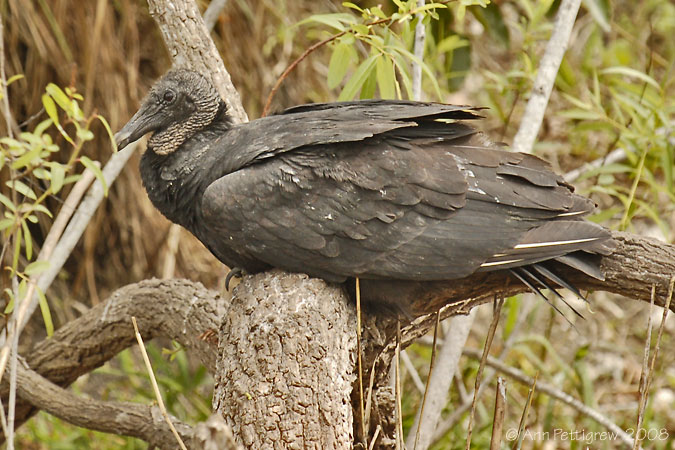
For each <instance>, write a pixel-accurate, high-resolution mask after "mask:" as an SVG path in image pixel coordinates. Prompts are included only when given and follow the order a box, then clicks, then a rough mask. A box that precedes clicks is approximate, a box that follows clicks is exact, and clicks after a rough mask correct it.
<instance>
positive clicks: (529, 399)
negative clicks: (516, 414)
mask: <svg viewBox="0 0 675 450" xmlns="http://www.w3.org/2000/svg"><path fill="white" fill-rule="evenodd" d="M538 379H539V371H537V373H535V374H534V379H533V380H532V384H531V387H530V391H529V392H528V393H527V402H526V403H525V409H523V414H522V415H521V416H520V424H519V425H518V439H517V441H516V445H515V446H514V447H515V448H516V449H517V450H520V448H521V446H522V445H523V438H524V437H525V435H524V434H523V431H524V430H525V421H526V420H527V414H528V413H529V412H530V406H531V405H532V399H533V398H534V390H535V388H536V387H537V380H538Z"/></svg>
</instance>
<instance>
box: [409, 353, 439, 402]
mask: <svg viewBox="0 0 675 450" xmlns="http://www.w3.org/2000/svg"><path fill="white" fill-rule="evenodd" d="M432 353H433V352H432ZM401 360H402V361H403V365H404V366H405V368H406V370H407V371H408V373H409V374H410V378H412V380H413V384H414V385H415V387H416V388H417V390H418V391H419V393H420V394H422V395H424V392H425V389H424V382H423V381H422V378H421V377H420V374H419V373H417V369H415V366H414V365H413V362H412V360H411V359H410V356H408V352H407V351H406V350H405V349H403V350H401Z"/></svg>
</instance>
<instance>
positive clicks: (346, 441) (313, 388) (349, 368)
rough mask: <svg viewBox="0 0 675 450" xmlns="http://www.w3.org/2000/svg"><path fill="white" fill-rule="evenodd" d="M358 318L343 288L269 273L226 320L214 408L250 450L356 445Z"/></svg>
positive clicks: (253, 281)
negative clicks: (354, 401) (353, 399)
mask: <svg viewBox="0 0 675 450" xmlns="http://www.w3.org/2000/svg"><path fill="white" fill-rule="evenodd" d="M355 349H356V315H355V311H354V308H353V307H352V306H351V305H349V303H348V300H347V296H346V295H345V290H344V289H342V288H341V287H340V286H336V285H331V284H326V283H325V282H323V281H322V280H319V279H316V278H314V279H312V278H309V277H308V276H307V275H303V274H289V273H285V272H281V271H278V270H277V271H270V272H266V273H261V274H258V275H254V276H251V277H247V278H246V279H244V280H243V281H242V283H240V284H239V285H238V286H237V288H236V289H235V293H234V296H233V298H232V301H231V302H230V304H229V308H228V311H227V313H226V314H225V316H224V318H223V323H222V326H221V328H220V344H219V347H218V366H217V369H218V370H217V371H216V388H215V392H214V395H213V402H214V409H215V411H217V412H218V413H220V414H221V415H222V416H223V417H224V418H225V420H226V422H227V423H228V424H229V425H230V426H232V429H233V431H234V432H235V434H237V435H238V436H239V437H240V439H241V440H242V441H243V444H244V446H245V447H246V448H250V449H258V448H294V447H295V446H299V445H300V443H302V448H321V449H327V450H328V449H345V448H351V447H352V445H353V442H354V439H353V416H352V407H351V402H350V396H351V391H352V383H354V380H355V378H356V375H355V368H354V365H355Z"/></svg>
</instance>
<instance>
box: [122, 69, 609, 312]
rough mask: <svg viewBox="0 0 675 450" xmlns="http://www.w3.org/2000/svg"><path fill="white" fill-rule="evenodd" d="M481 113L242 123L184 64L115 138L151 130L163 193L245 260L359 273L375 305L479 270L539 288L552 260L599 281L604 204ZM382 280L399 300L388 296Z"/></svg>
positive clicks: (215, 242) (147, 172) (219, 247)
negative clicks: (599, 209)
mask: <svg viewBox="0 0 675 450" xmlns="http://www.w3.org/2000/svg"><path fill="white" fill-rule="evenodd" d="M477 112H478V109H477V108H471V107H465V106H452V105H444V104H439V103H420V102H411V101H403V100H399V101H387V100H364V101H355V102H341V103H322V104H311V105H304V106H298V107H295V108H290V109H287V110H286V111H284V112H282V113H281V114H278V115H274V116H269V117H265V118H262V119H258V120H254V121H252V122H249V123H245V124H238V125H235V124H233V123H232V122H231V120H230V119H229V117H228V114H227V110H226V107H225V103H224V102H223V101H222V100H221V99H220V97H219V95H218V93H217V91H216V89H215V88H214V87H213V86H212V85H211V84H210V82H209V81H208V80H207V79H206V78H205V77H203V76H202V75H200V74H198V73H196V72H193V71H190V70H185V69H177V70H172V71H170V72H169V73H167V74H166V75H165V76H164V77H163V78H162V79H161V80H160V81H159V82H157V83H156V84H155V86H153V88H152V90H151V91H150V93H149V94H148V96H147V98H146V99H145V101H144V102H143V105H142V106H141V108H140V109H139V111H138V112H137V113H136V114H135V115H134V116H133V117H132V118H131V120H130V121H129V122H128V123H127V124H126V125H125V126H124V127H123V128H122V130H120V132H119V133H118V134H117V139H118V145H119V147H120V148H121V147H123V146H125V145H127V144H128V143H130V142H133V141H135V140H137V139H139V138H140V137H141V136H143V135H144V134H146V133H152V136H151V137H150V140H149V141H148V150H147V151H146V152H145V154H144V155H143V157H142V159H141V176H142V178H143V183H144V185H145V188H146V190H147V192H148V195H149V197H150V200H152V203H153V204H154V205H155V207H157V209H159V210H160V211H161V212H162V214H164V215H165V216H166V217H167V218H169V219H170V220H172V221H173V222H175V223H178V224H180V225H182V226H184V227H185V228H187V229H188V230H190V231H191V232H192V233H193V234H194V235H195V236H196V237H197V238H199V239H200V240H201V241H202V242H203V243H204V245H205V246H206V247H207V248H208V249H209V250H210V251H211V252H212V253H213V254H214V255H215V256H216V257H217V258H218V259H219V260H220V261H222V262H223V263H225V264H226V265H228V266H229V267H237V268H241V269H243V270H246V271H247V272H249V273H255V272H259V271H261V270H265V269H267V268H270V267H278V268H281V269H284V270H288V271H293V272H304V273H307V274H309V275H311V276H315V277H320V278H323V279H325V280H327V281H331V282H344V281H346V280H348V279H353V278H355V277H359V278H360V280H361V291H362V292H364V293H368V294H367V295H366V296H364V297H363V301H364V302H371V303H380V304H385V305H388V307H391V308H393V309H397V308H400V309H402V310H405V309H406V303H407V302H410V300H411V299H410V298H406V297H405V295H403V294H402V293H404V292H412V291H413V290H412V289H406V284H407V285H410V284H412V283H417V284H419V283H420V282H427V281H438V280H450V279H458V278H463V277H466V276H469V275H471V274H473V273H475V272H480V271H497V270H500V271H502V270H503V271H511V273H512V274H513V275H514V276H515V277H516V278H518V279H520V280H521V281H523V282H524V283H526V284H527V285H528V286H530V287H531V288H532V289H533V290H535V291H538V288H539V287H543V288H548V287H549V286H551V284H550V283H554V284H556V285H561V286H563V287H571V288H572V289H573V286H570V285H569V284H568V283H566V282H565V281H564V280H563V279H562V278H560V277H558V276H557V275H555V273H553V272H552V271H551V270H549V269H548V268H547V267H546V264H547V262H548V261H557V262H559V263H562V264H566V265H568V266H571V267H573V268H575V269H577V270H580V271H583V272H585V273H586V274H588V275H589V276H593V277H596V278H600V279H602V276H603V274H602V273H601V271H600V270H599V268H598V266H597V258H594V257H593V255H594V254H595V255H606V254H609V253H610V252H611V250H612V248H613V241H612V240H611V237H610V233H609V232H608V231H607V230H606V229H604V228H602V227H601V226H599V225H596V224H593V223H591V222H588V221H586V220H584V218H583V217H584V216H585V215H587V214H588V213H590V212H591V211H592V210H593V209H594V207H595V205H594V204H593V202H592V201H590V200H589V199H587V198H584V197H582V196H579V195H576V194H574V189H573V187H572V186H570V185H569V184H567V183H566V182H565V181H564V180H563V179H562V178H561V177H560V176H558V175H556V174H555V173H554V172H553V171H552V170H551V168H550V166H549V165H548V164H547V163H546V162H545V161H543V160H541V159H539V158H537V157H536V156H532V155H526V154H522V153H514V152H509V151H505V150H503V149H502V148H500V147H498V146H496V145H492V144H490V143H489V142H486V141H487V140H486V139H485V138H484V137H483V136H482V135H481V134H480V133H479V132H477V131H476V130H475V129H474V128H473V127H472V126H470V125H469V122H470V121H474V120H476V119H479V118H480V116H479V115H477ZM234 274H236V272H235V271H234V270H233V271H232V272H230V274H228V277H227V278H226V287H227V286H229V279H230V278H231V276H233V275H234ZM383 282H384V283H389V284H395V285H396V286H397V289H398V288H400V289H398V292H400V293H401V294H398V292H394V296H396V295H399V297H400V298H393V299H392V298H391V295H392V292H388V293H387V296H388V298H386V299H385V298H379V297H378V292H379V291H380V289H379V288H378V286H382V283H383ZM378 283H379V284H378ZM390 291H391V290H390ZM577 292H578V291H577ZM382 295H384V294H380V296H382Z"/></svg>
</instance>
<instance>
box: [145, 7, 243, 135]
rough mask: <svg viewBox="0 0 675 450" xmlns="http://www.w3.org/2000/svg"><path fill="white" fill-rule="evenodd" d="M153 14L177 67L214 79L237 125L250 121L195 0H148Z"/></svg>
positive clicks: (213, 81) (212, 80) (214, 83)
mask: <svg viewBox="0 0 675 450" xmlns="http://www.w3.org/2000/svg"><path fill="white" fill-rule="evenodd" d="M148 5H149V6H150V15H151V16H152V18H153V19H155V22H156V23H157V25H158V26H159V30H160V31H161V32H162V38H163V39H164V43H165V44H166V46H167V48H168V50H169V54H170V55H171V59H172V60H173V62H174V66H176V67H189V68H191V69H193V70H196V71H198V72H201V73H202V74H204V75H205V76H207V77H210V78H211V82H212V83H213V85H214V86H216V88H217V89H218V91H219V92H220V96H221V97H222V98H223V100H225V103H227V107H228V111H229V113H230V115H232V117H233V118H234V120H235V122H247V121H248V116H247V115H246V111H244V107H243V106H242V105H241V100H240V98H239V93H238V92H237V90H236V89H235V88H234V85H233V84H232V80H231V79H230V74H229V73H228V72H227V70H226V69H225V65H224V64H223V60H222V59H221V58H220V55H219V54H218V49H216V45H215V44H214V43H213V40H211V37H210V36H209V30H208V28H206V25H205V24H204V20H203V19H202V16H201V15H200V14H199V9H198V8H197V3H196V2H195V1H194V0H172V1H167V0H148Z"/></svg>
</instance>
